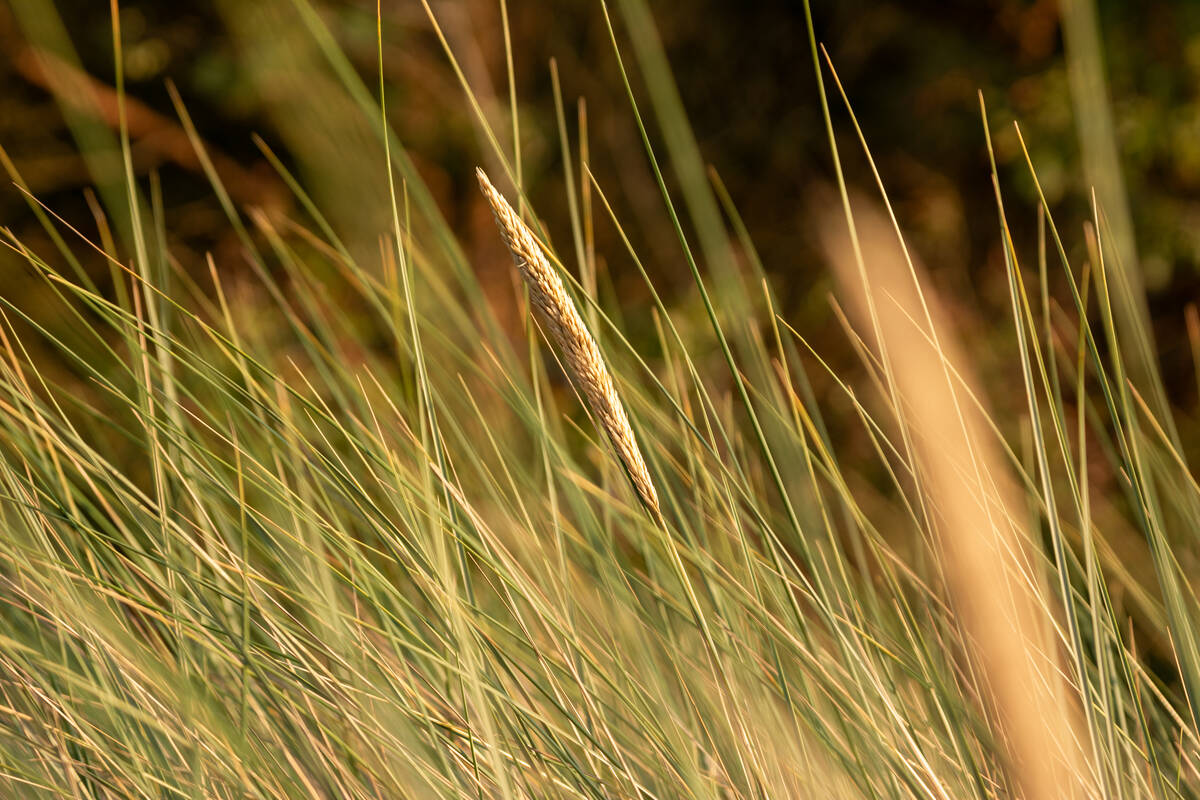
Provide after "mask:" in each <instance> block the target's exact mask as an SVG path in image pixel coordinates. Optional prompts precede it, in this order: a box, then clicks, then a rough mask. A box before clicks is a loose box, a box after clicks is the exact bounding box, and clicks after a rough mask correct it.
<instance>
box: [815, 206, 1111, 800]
mask: <svg viewBox="0 0 1200 800" xmlns="http://www.w3.org/2000/svg"><path fill="white" fill-rule="evenodd" d="M853 217H854V224H855V228H856V232H857V238H856V239H853V240H852V238H851V237H850V236H848V235H847V233H846V222H845V220H844V218H843V217H842V214H841V210H840V209H839V210H836V211H835V210H830V211H828V212H827V213H826V215H825V217H824V218H823V219H822V222H823V224H822V226H821V229H820V230H821V232H822V238H823V244H824V247H825V251H826V254H827V256H828V258H829V260H830V262H831V264H832V265H833V267H834V269H835V272H836V273H837V276H838V278H839V282H840V283H841V285H842V288H843V291H844V293H845V295H846V296H847V298H848V299H849V301H850V303H849V307H850V309H851V311H852V312H853V313H854V314H855V316H856V317H857V318H858V320H859V321H860V323H861V324H862V325H864V327H866V326H869V325H871V317H870V311H869V306H868V294H867V293H868V292H869V293H870V294H871V295H873V297H874V302H875V306H876V309H877V314H878V316H877V319H878V325H879V328H878V331H879V333H878V335H879V336H880V337H882V338H884V339H886V341H887V343H888V353H889V354H890V357H889V361H888V363H887V364H886V368H887V369H890V370H892V371H893V373H894V375H895V378H896V384H897V387H898V391H899V402H900V404H901V409H900V412H899V413H901V414H902V415H903V416H904V417H905V419H906V420H907V422H908V424H909V425H910V427H911V428H912V429H913V430H914V431H916V432H917V433H918V435H917V436H916V437H915V439H914V450H915V452H914V454H913V455H914V457H915V460H916V461H917V464H918V475H919V486H918V489H919V491H921V492H923V493H924V494H925V495H926V497H927V501H928V503H929V506H930V507H931V508H932V509H934V520H933V522H932V523H931V524H932V527H933V528H934V530H935V532H936V540H937V541H938V543H939V545H940V550H941V553H940V555H941V559H942V564H943V566H944V570H945V576H946V580H947V583H948V588H949V591H950V594H951V597H952V599H953V601H954V604H955V607H956V609H957V611H958V614H959V615H960V617H961V619H962V622H963V628H964V632H965V634H966V641H965V642H964V645H965V649H966V650H967V651H968V652H970V653H972V654H973V656H974V658H975V660H976V664H977V665H978V668H979V671H980V673H981V675H982V677H983V678H984V681H985V686H986V691H987V692H988V693H989V694H990V697H988V698H986V699H983V700H984V702H983V704H984V706H985V708H988V709H994V713H995V717H996V719H995V722H996V724H995V726H994V727H995V729H996V730H995V732H996V734H997V739H998V741H1000V742H1002V743H1004V744H1005V745H1006V747H1007V750H1008V754H1009V768H1010V771H1011V773H1012V779H1013V782H1014V784H1015V785H1016V786H1017V787H1019V791H1020V794H1021V796H1023V797H1026V798H1029V800H1051V799H1052V798H1053V799H1054V800H1057V799H1058V798H1067V797H1072V798H1081V797H1093V796H1096V791H1095V786H1094V784H1093V782H1092V776H1091V774H1090V773H1089V766H1088V765H1087V764H1086V762H1085V760H1084V758H1083V755H1082V753H1081V752H1080V746H1079V741H1080V733H1079V731H1078V730H1077V720H1076V713H1075V709H1074V708H1073V706H1072V700H1071V698H1072V696H1073V695H1074V691H1073V689H1072V687H1071V686H1069V685H1068V682H1067V681H1066V680H1064V678H1063V675H1064V668H1063V665H1062V664H1060V663H1059V658H1058V652H1057V647H1056V645H1055V644H1054V642H1053V634H1052V629H1053V627H1054V619H1053V617H1054V613H1055V612H1054V609H1053V602H1052V600H1051V599H1050V596H1049V593H1048V592H1047V591H1046V589H1045V586H1044V584H1045V576H1044V575H1043V574H1042V570H1043V567H1042V565H1041V563H1040V561H1039V558H1038V556H1037V553H1036V549H1037V546H1038V545H1037V540H1036V536H1035V533H1034V532H1033V531H1030V530H1028V529H1027V526H1026V525H1025V524H1024V523H1023V519H1024V515H1023V514H1022V511H1021V501H1020V497H1021V495H1020V491H1019V490H1018V488H1017V486H1016V485H1015V483H1014V482H1013V480H1012V476H1011V475H1010V474H1009V473H1008V470H1007V469H1006V467H1005V465H1004V462H1003V459H1002V458H1001V456H1000V454H999V453H998V452H997V449H996V446H995V443H994V441H992V439H991V437H990V435H989V433H988V430H987V426H986V424H985V420H984V417H983V415H982V413H981V412H980V411H979V410H978V409H976V408H975V407H974V406H973V405H972V404H970V403H968V402H967V401H966V398H967V396H968V394H967V392H968V389H969V387H971V386H972V385H973V383H974V381H973V380H972V378H971V370H970V369H969V368H968V366H967V365H968V364H969V360H968V359H967V358H966V356H965V354H964V353H963V352H962V350H961V348H960V347H959V345H958V342H957V341H955V340H954V337H953V336H952V335H950V331H951V326H950V325H949V323H948V322H947V320H946V315H945V313H944V312H943V311H942V310H941V308H940V306H939V304H938V302H937V299H936V298H935V297H934V296H933V295H932V294H931V293H930V292H929V290H928V289H924V290H922V289H920V288H918V286H917V285H916V284H915V283H914V281H915V280H919V279H920V272H919V269H918V267H917V265H915V264H914V265H913V268H912V270H913V271H912V272H910V271H909V269H908V267H907V266H906V264H905V262H904V260H903V258H902V257H901V253H900V249H899V242H898V241H897V238H896V234H895V231H894V230H893V229H892V226H891V225H890V224H889V223H888V221H887V219H886V218H885V217H884V216H883V215H882V213H880V212H878V211H876V210H874V209H873V208H870V207H869V206H868V205H867V204H866V203H865V202H858V203H856V204H855V207H854V211H853ZM856 243H857V247H856V246H855V244H856ZM860 268H861V269H862V270H864V271H865V270H866V269H869V270H870V275H869V280H865V278H864V275H865V273H864V272H860ZM922 294H923V298H922ZM935 331H937V332H938V333H937V334H936V335H935V333H934V332H935ZM954 375H956V376H959V377H958V378H957V379H954V378H952V377H951V376H954ZM971 391H972V392H973V393H974V394H975V395H976V396H982V393H981V391H980V390H979V389H978V387H976V388H974V389H972V390H971Z"/></svg>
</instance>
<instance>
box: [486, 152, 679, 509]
mask: <svg viewBox="0 0 1200 800" xmlns="http://www.w3.org/2000/svg"><path fill="white" fill-rule="evenodd" d="M475 175H476V177H477V178H478V179H479V188H480V189H481V190H482V191H483V194H484V196H485V197H486V198H487V200H488V203H489V205H491V207H492V214H493V215H494V216H495V219H496V226H497V227H498V228H499V229H500V235H501V237H503V239H504V244H505V245H507V246H508V249H509V252H511V253H512V257H513V263H514V264H516V267H517V270H518V271H519V272H520V273H521V278H522V279H524V281H525V286H526V287H528V289H529V299H530V301H531V302H532V304H533V308H534V309H535V310H536V313H537V315H538V318H539V319H540V320H541V321H542V322H543V323H544V324H545V325H546V327H547V329H548V332H549V335H550V338H551V339H553V340H554V342H555V344H557V345H558V347H559V349H560V350H561V351H562V354H563V360H564V362H565V363H566V367H567V370H568V371H569V372H570V373H571V377H572V378H573V379H574V380H575V382H576V384H577V385H578V387H579V389H580V391H582V392H583V396H584V397H585V398H586V399H587V403H588V406H589V407H590V408H591V410H592V413H593V414H594V415H595V417H596V422H597V424H598V425H599V426H600V428H601V430H603V431H604V433H605V435H606V436H607V437H608V440H609V441H610V442H611V443H612V446H613V448H614V449H615V450H616V453H617V457H618V458H619V459H620V460H621V464H622V466H623V467H624V468H625V473H626V475H628V476H629V482H630V484H632V486H633V489H634V491H635V492H636V493H637V496H638V499H640V500H641V502H642V503H643V504H644V505H645V507H646V510H647V511H648V512H649V513H650V515H651V516H652V517H654V519H655V521H661V519H662V510H661V509H660V507H659V504H658V492H657V491H655V489H654V480H653V479H652V478H651V477H650V470H649V469H647V467H646V460H645V459H644V458H642V450H641V448H640V447H638V443H637V438H636V437H635V436H634V435H633V428H632V427H631V426H630V424H629V416H628V415H627V414H626V413H625V406H624V404H623V403H622V402H621V396H620V395H619V394H618V393H617V387H616V384H615V383H613V379H612V374H611V373H610V372H609V371H608V366H607V364H605V362H604V355H603V354H602V353H601V352H600V347H599V345H597V344H596V340H595V338H593V336H592V334H591V332H589V331H588V329H587V325H585V324H584V322H583V318H582V317H581V316H579V311H578V310H576V308H575V302H574V301H573V300H571V296H570V295H568V294H567V290H566V288H565V287H564V286H563V282H562V279H561V278H559V277H558V273H556V272H555V271H554V267H553V266H552V265H551V264H550V261H549V259H547V258H546V254H545V253H544V252H542V247H541V245H539V244H538V241H537V237H535V236H534V235H533V231H531V230H530V229H529V226H528V225H526V224H525V223H524V222H523V221H522V220H521V218H520V217H519V216H517V213H516V212H515V211H514V210H513V207H512V206H511V205H509V203H508V201H507V200H505V199H504V196H503V195H502V194H500V192H499V191H497V190H496V187H495V186H493V185H492V182H491V181H490V180H488V176H487V173H485V172H484V171H483V170H482V169H476V170H475Z"/></svg>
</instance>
